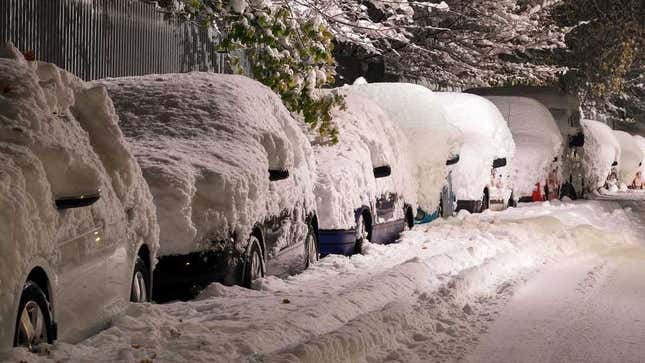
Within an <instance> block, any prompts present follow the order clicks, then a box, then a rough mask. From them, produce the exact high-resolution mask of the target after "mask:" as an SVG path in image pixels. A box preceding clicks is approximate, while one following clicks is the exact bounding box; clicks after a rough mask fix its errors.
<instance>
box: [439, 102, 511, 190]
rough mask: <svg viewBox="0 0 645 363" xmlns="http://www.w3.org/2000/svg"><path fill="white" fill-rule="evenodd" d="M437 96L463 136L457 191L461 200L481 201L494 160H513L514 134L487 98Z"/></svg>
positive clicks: (455, 178)
mask: <svg viewBox="0 0 645 363" xmlns="http://www.w3.org/2000/svg"><path fill="white" fill-rule="evenodd" d="M435 96H436V97H437V98H438V100H439V102H440V103H441V105H443V107H444V109H445V110H446V116H447V118H448V122H450V124H452V125H454V126H455V127H457V128H458V129H459V130H460V131H461V132H462V134H463V145H462V147H461V152H460V154H459V155H460V157H461V159H460V161H459V163H458V164H457V165H456V167H455V169H454V171H453V174H452V184H453V191H454V192H455V195H456V196H457V200H481V199H482V195H483V190H484V187H485V186H486V185H488V184H489V183H490V181H491V169H492V167H493V160H495V159H496V158H506V160H507V162H509V163H510V162H512V160H513V156H514V155H515V142H514V141H513V135H512V134H511V131H510V129H509V128H508V125H507V123H506V120H505V119H504V116H503V115H502V114H501V113H500V111H499V110H498V109H497V107H496V106H495V104H493V103H492V102H490V101H488V100H487V99H485V98H483V97H480V96H476V95H472V94H467V93H453V92H436V93H435ZM506 168H508V167H506ZM508 196H510V191H508ZM508 196H506V197H508Z"/></svg>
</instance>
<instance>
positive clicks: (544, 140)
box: [486, 96, 563, 197]
mask: <svg viewBox="0 0 645 363" xmlns="http://www.w3.org/2000/svg"><path fill="white" fill-rule="evenodd" d="M486 99H488V100H489V101H491V102H493V103H494V104H495V106H497V108H498V109H499V111H500V112H501V113H502V115H503V116H504V118H505V119H506V121H507V122H508V127H509V128H510V130H511V133H512V135H513V141H515V155H514V156H513V160H512V161H511V162H510V163H509V168H510V171H511V185H512V186H513V192H514V193H515V195H516V196H517V197H521V196H526V195H531V193H532V191H533V189H534V187H535V184H536V183H538V182H543V181H544V180H546V178H547V175H548V174H549V172H550V171H551V170H552V168H553V163H554V162H553V160H554V159H555V158H557V157H559V156H560V153H561V151H562V146H563V144H562V142H563V141H562V134H561V133H560V128H559V127H558V125H557V123H556V122H555V120H554V119H553V116H551V112H550V111H549V110H548V109H547V108H546V107H544V106H543V105H542V104H541V103H540V102H538V101H536V100H534V99H531V98H526V97H508V96H507V97H504V96H486Z"/></svg>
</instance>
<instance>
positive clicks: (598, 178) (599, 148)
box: [581, 120, 621, 190]
mask: <svg viewBox="0 0 645 363" xmlns="http://www.w3.org/2000/svg"><path fill="white" fill-rule="evenodd" d="M581 123H582V129H583V132H584V135H585V144H584V153H583V155H584V157H583V164H584V167H583V170H584V171H585V180H586V181H587V183H588V185H589V186H590V188H591V189H592V190H595V189H597V188H601V187H603V186H604V185H605V182H606V181H607V176H608V175H609V173H610V172H611V165H612V164H613V163H614V161H615V162H620V159H621V157H620V153H621V148H620V143H619V142H618V139H616V135H615V134H614V132H613V130H612V129H611V128H610V127H609V125H607V124H605V123H603V122H600V121H594V120H582V122H581Z"/></svg>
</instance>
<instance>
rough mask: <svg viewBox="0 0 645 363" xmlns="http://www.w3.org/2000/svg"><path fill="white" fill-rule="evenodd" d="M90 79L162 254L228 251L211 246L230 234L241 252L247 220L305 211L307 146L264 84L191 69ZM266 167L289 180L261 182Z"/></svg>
mask: <svg viewBox="0 0 645 363" xmlns="http://www.w3.org/2000/svg"><path fill="white" fill-rule="evenodd" d="M99 82H100V83H101V84H104V85H106V86H107V88H108V91H109V93H110V96H111V97H112V98H113V99H114V103H115V107H116V110H117V112H118V113H119V116H120V118H121V127H122V129H123V132H124V133H125V135H126V137H127V138H128V140H129V141H130V142H131V144H132V148H133V151H134V153H135V155H136V156H137V158H138V160H139V163H140V164H141V168H142V169H143V173H144V176H145V178H146V180H147V181H148V183H149V184H150V188H151V190H152V194H153V195H154V198H155V204H156V206H157V212H158V215H159V221H160V226H161V254H164V255H168V254H185V253H189V252H195V251H201V250H204V249H208V248H213V249H219V248H223V247H228V246H224V245H221V244H216V243H215V242H226V241H228V240H229V239H230V238H231V237H232V236H234V235H235V236H237V237H238V238H237V242H238V245H237V246H236V247H237V250H238V252H242V251H243V248H245V246H246V236H249V235H250V234H251V232H252V228H253V226H254V225H255V224H256V223H262V222H265V220H266V219H267V218H269V217H270V216H277V215H280V213H281V212H283V211H284V210H289V211H294V210H295V211H297V212H298V213H300V214H304V212H310V211H313V210H314V198H313V193H312V190H311V180H310V164H309V163H310V161H309V157H310V154H311V146H310V145H309V143H308V141H307V139H306V137H305V136H304V134H303V133H302V131H301V130H300V128H299V125H298V124H297V122H296V121H295V120H294V119H293V118H292V117H291V115H290V114H289V112H288V111H287V110H286V108H285V107H284V106H283V104H282V102H281V101H280V99H279V98H278V96H277V95H275V94H274V93H273V92H272V91H271V90H270V89H269V88H267V87H265V86H263V85H261V84H260V83H258V82H257V81H254V80H251V79H249V78H246V77H242V76H235V75H221V74H213V73H199V72H195V73H187V74H166V75H148V76H143V77H128V78H113V79H106V80H101V81H99ZM269 169H275V170H287V171H288V172H289V177H288V178H286V179H284V180H280V181H275V182H269V172H268V170H269ZM301 222H302V223H301V224H302V228H307V226H306V224H304V218H302V220H301Z"/></svg>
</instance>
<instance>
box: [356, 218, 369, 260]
mask: <svg viewBox="0 0 645 363" xmlns="http://www.w3.org/2000/svg"><path fill="white" fill-rule="evenodd" d="M367 236H368V230H367V222H365V218H363V216H362V215H361V216H360V217H358V221H357V222H356V244H355V245H354V253H358V254H360V253H363V242H365V240H366V239H367Z"/></svg>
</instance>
